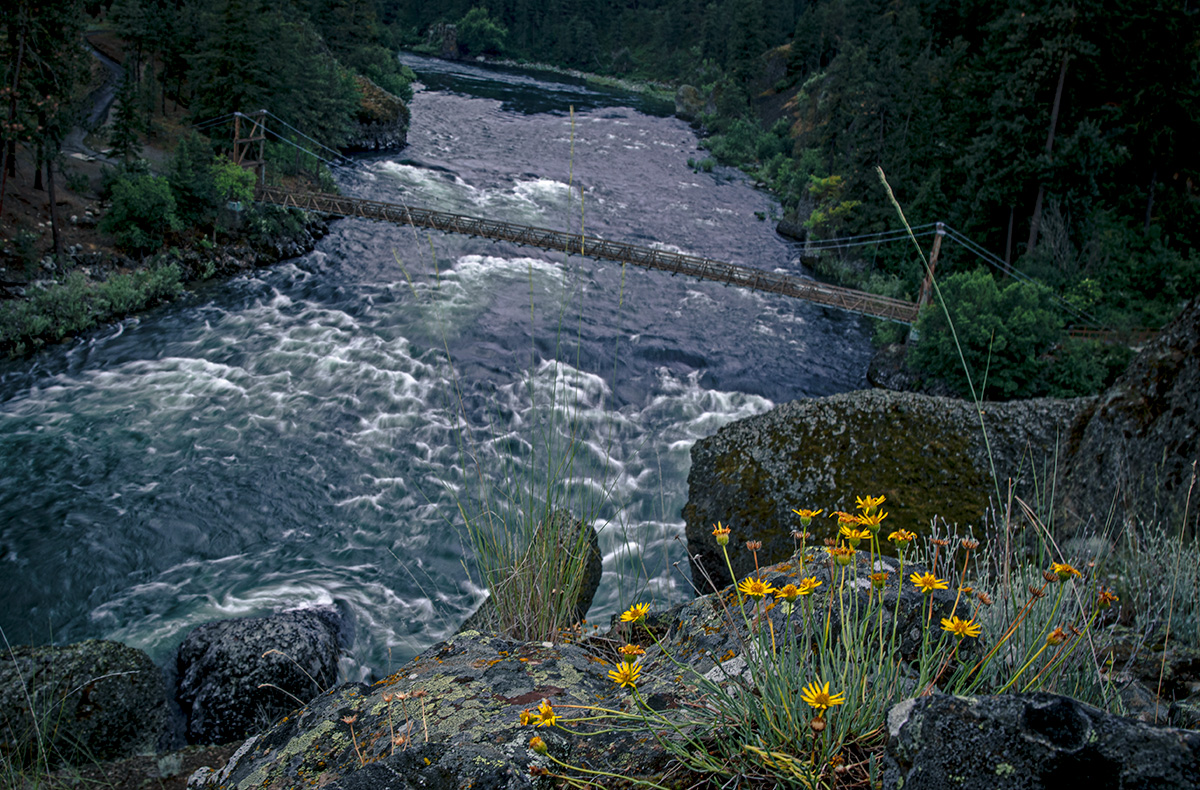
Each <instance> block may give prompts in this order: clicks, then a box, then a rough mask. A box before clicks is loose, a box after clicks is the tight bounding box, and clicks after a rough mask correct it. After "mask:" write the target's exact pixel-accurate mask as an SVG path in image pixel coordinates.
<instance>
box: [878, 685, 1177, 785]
mask: <svg viewBox="0 0 1200 790" xmlns="http://www.w3.org/2000/svg"><path fill="white" fill-rule="evenodd" d="M888 729H889V733H890V736H891V737H890V739H889V740H888V745H887V756H886V762H885V769H884V775H883V786H884V787H885V788H894V789H895V790H899V788H904V789H905V790H925V789H926V788H929V789H934V788H936V789H937V790H941V788H949V787H954V788H962V790H1009V789H1010V788H1011V790H1017V789H1018V788H1020V790H1039V789H1040V788H1054V789H1055V790H1058V789H1059V788H1063V787H1090V788H1110V787H1111V788H1132V787H1146V788H1149V787H1178V788H1183V787H1191V788H1195V787H1200V732H1193V731H1189V730H1179V729H1175V728H1172V727H1161V726H1160V727H1156V726H1153V725H1149V724H1143V723H1141V722H1137V721H1133V720H1130V719H1126V718H1122V717H1120V716H1113V715H1112V714H1109V713H1105V712H1104V711H1102V710H1099V709H1098V708H1094V707H1092V706H1091V705H1086V704H1084V703H1082V702H1079V701H1077V700H1073V699H1071V698H1069V697H1060V696H1058V695H1055V694H1045V693H1034V694H1006V695H999V696H990V697H955V696H950V695H936V696H932V697H920V698H917V699H910V700H906V701H904V702H902V703H900V704H899V705H896V706H894V707H893V708H892V709H891V711H890V712H889V713H888Z"/></svg>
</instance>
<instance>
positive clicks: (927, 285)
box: [908, 222, 946, 343]
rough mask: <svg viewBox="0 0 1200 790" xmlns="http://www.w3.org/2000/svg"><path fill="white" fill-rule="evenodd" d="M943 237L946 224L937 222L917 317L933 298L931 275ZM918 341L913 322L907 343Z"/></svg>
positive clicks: (918, 302)
mask: <svg viewBox="0 0 1200 790" xmlns="http://www.w3.org/2000/svg"><path fill="white" fill-rule="evenodd" d="M945 235H946V223H944V222H939V223H938V224H937V235H935V236H934V237H933V249H932V250H930V251H929V266H928V267H927V268H926V269H925V279H924V280H923V281H922V282H921V295H920V296H919V297H918V298H917V314H918V315H920V313H921V308H923V307H924V306H925V305H927V304H929V302H930V300H931V299H932V298H933V273H934V271H935V270H936V269H937V262H938V255H939V254H940V253H941V251H942V238H943V237H944V236H945ZM920 339H921V338H920V335H919V334H918V333H917V324H916V321H913V325H912V329H911V330H910V331H909V333H908V342H909V343H916V342H917V341H918V340H920Z"/></svg>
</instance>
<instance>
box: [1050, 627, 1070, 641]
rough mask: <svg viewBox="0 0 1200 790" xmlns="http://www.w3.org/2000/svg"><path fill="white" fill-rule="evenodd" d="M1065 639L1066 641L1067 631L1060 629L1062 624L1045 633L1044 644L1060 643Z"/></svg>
mask: <svg viewBox="0 0 1200 790" xmlns="http://www.w3.org/2000/svg"><path fill="white" fill-rule="evenodd" d="M1065 641H1067V632H1066V631H1064V630H1062V626H1059V627H1058V628H1055V629H1054V630H1053V631H1051V632H1050V633H1048V634H1046V644H1048V645H1061V644H1062V643H1063V642H1065Z"/></svg>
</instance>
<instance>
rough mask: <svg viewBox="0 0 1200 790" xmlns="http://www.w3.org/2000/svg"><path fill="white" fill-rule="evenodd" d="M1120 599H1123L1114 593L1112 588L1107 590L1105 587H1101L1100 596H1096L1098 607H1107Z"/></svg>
mask: <svg viewBox="0 0 1200 790" xmlns="http://www.w3.org/2000/svg"><path fill="white" fill-rule="evenodd" d="M1120 600H1121V599H1120V598H1118V597H1117V594H1116V593H1114V592H1113V591H1112V590H1106V589H1104V588H1103V587H1101V588H1100V595H1099V597H1097V598H1096V608H1097V609H1107V608H1109V607H1110V606H1112V605H1113V604H1114V603H1116V602H1117V601H1120Z"/></svg>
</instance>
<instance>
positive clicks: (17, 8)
mask: <svg viewBox="0 0 1200 790" xmlns="http://www.w3.org/2000/svg"><path fill="white" fill-rule="evenodd" d="M1192 2H1193V0H1046V1H1043V2H1034V1H1033V0H994V1H993V2H982V0H961V1H960V0H956V1H955V2H947V0H783V1H782V2H767V1H766V0H711V2H703V1H700V2H683V1H682V0H592V2H586V3H585V2H582V1H581V0H442V1H441V2H438V3H429V2H425V1H424V0H86V1H85V0H55V1H53V2H52V1H51V0H19V2H14V3H6V4H5V6H4V11H3V17H2V21H3V27H4V33H3V36H0V55H2V62H3V75H2V76H3V87H2V91H3V96H4V105H5V106H3V107H2V108H0V112H2V113H3V127H2V132H3V138H4V141H5V146H4V148H3V156H4V158H5V160H6V166H5V167H6V169H11V165H12V162H11V160H12V155H13V152H14V151H15V146H18V145H20V146H24V147H26V148H28V149H29V150H34V151H36V152H37V153H36V157H37V159H38V160H39V161H45V162H49V161H51V160H53V158H54V156H55V155H56V151H57V149H58V147H59V146H60V144H61V140H62V138H63V135H65V134H66V132H67V131H68V129H69V128H70V126H71V125H72V123H73V120H74V119H75V118H76V117H77V115H76V113H77V112H78V108H79V106H80V105H81V103H82V102H83V100H84V98H85V96H84V94H85V93H86V88H87V79H88V68H87V65H88V63H87V61H88V56H87V53H86V51H85V50H84V49H83V48H82V47H81V46H80V45H79V42H80V40H81V37H82V36H83V34H84V32H85V31H86V30H87V29H90V28H94V27H95V26H96V25H100V26H102V27H104V28H105V29H108V30H111V31H113V32H114V33H115V34H116V35H118V36H120V37H121V39H122V40H123V41H124V42H125V44H126V47H127V49H128V50H129V53H130V61H129V65H131V68H129V69H128V73H129V75H130V78H129V79H126V80H125V81H124V82H123V83H122V85H121V90H120V94H119V95H118V97H117V104H116V110H115V113H116V121H115V123H114V124H113V139H112V145H113V147H114V149H115V150H117V152H118V153H120V154H122V155H123V156H125V157H126V158H128V159H130V160H132V159H135V158H136V155H137V153H138V148H139V141H140V140H144V139H146V137H147V136H153V135H154V134H156V133H157V132H158V131H159V130H158V129H157V128H156V120H155V119H156V116H165V115H166V114H167V111H168V108H174V109H175V110H179V109H180V108H182V110H183V112H184V117H185V120H186V121H187V122H189V123H190V124H198V125H199V126H200V127H201V128H203V125H204V123H205V122H207V121H209V120H211V119H213V118H217V117H220V116H222V115H225V114H227V113H229V112H232V111H236V110H241V111H252V110H257V109H267V110H269V111H270V112H271V113H273V114H274V115H275V116H277V117H278V118H280V119H282V120H283V121H284V122H285V123H286V124H287V128H289V129H293V130H295V132H296V134H297V135H301V134H302V135H304V136H308V137H311V138H313V139H315V140H317V141H319V142H320V143H322V144H324V145H328V146H333V147H336V146H339V145H341V144H343V143H344V142H345V140H346V137H347V134H348V130H349V129H350V128H351V125H352V123H353V121H354V118H355V115H356V113H357V112H359V111H360V109H361V92H360V87H361V82H358V81H356V80H360V79H361V78H362V77H365V78H368V79H370V80H371V81H373V82H374V83H375V84H377V85H379V86H381V87H382V88H384V89H385V90H387V91H390V92H392V93H394V94H396V95H398V96H400V97H402V98H405V99H407V98H408V97H409V96H410V95H411V91H410V88H409V83H410V81H411V79H412V75H411V73H407V72H406V70H405V69H403V68H402V67H401V66H399V64H398V62H397V60H396V58H395V57H394V54H395V52H396V50H397V49H398V48H402V47H408V48H415V49H418V50H421V51H433V52H435V53H436V54H443V55H445V54H449V55H452V56H459V57H484V58H497V57H503V58H508V59H512V60H517V61H538V62H542V63H547V62H549V64H550V65H555V66H561V67H567V68H575V69H581V70H584V71H587V72H591V73H596V74H601V75H612V76H618V77H624V78H628V79H633V80H645V81H656V82H661V83H666V84H667V85H669V86H671V88H672V89H673V90H674V89H676V88H679V87H680V86H685V85H686V86H690V87H689V88H688V89H687V90H690V94H689V95H691V96H694V97H695V98H696V104H697V108H696V112H695V113H694V114H693V115H694V116H695V120H696V123H697V124H698V125H699V126H700V128H701V129H702V134H703V135H704V142H703V145H704V146H705V147H706V148H707V149H708V152H709V153H708V156H707V157H706V158H704V159H702V160H701V161H698V162H693V164H694V166H695V167H696V168H697V169H698V170H702V169H711V168H712V167H713V166H715V165H717V164H721V165H731V166H737V167H740V168H742V169H743V170H744V171H746V172H747V173H749V174H750V175H751V176H752V177H753V178H754V179H756V180H757V181H759V182H761V184H762V185H763V186H764V187H766V188H769V189H770V190H772V191H773V192H774V193H775V194H776V195H777V196H778V198H779V201H780V203H781V212H780V216H779V217H775V218H773V219H776V220H782V221H783V223H784V226H785V227H788V228H790V229H792V232H793V235H798V236H799V237H803V238H807V239H809V240H811V241H814V242H826V243H825V244H822V245H820V246H821V247H822V249H823V250H824V252H822V253H821V255H820V257H819V258H818V259H817V260H815V261H814V262H813V266H814V268H815V269H816V271H817V272H818V273H819V274H820V275H822V276H824V277H826V278H828V279H830V280H833V281H836V282H839V283H842V284H847V285H851V286H854V287H858V288H864V289H868V290H871V291H874V292H878V293H883V294H886V295H890V296H896V297H900V298H905V299H912V300H915V299H916V298H917V295H918V292H919V291H920V289H921V283H922V280H923V279H924V275H925V267H924V264H923V263H922V261H921V257H920V256H919V255H917V254H916V251H915V249H914V248H913V246H912V244H911V242H906V243H898V244H897V243H889V244H883V243H875V244H868V243H864V244H857V245H852V244H846V245H843V246H840V247H839V244H838V242H837V240H839V239H845V238H850V237H853V238H863V237H866V238H867V239H870V238H872V237H871V236H870V234H895V232H896V231H897V229H898V228H900V224H899V219H898V215H897V212H896V209H895V207H894V206H893V204H892V203H891V202H890V200H889V199H888V196H887V192H886V191H885V189H884V188H883V185H882V184H881V181H880V176H879V171H880V170H882V172H883V173H884V174H886V178H887V181H888V183H889V184H890V186H891V188H892V190H893V192H894V194H895V197H896V200H897V201H898V203H899V205H901V206H902V207H903V209H904V212H905V214H906V216H907V219H908V221H909V222H910V223H911V224H912V225H913V226H915V227H922V228H928V227H930V226H931V223H934V222H944V223H946V224H947V226H948V227H949V228H951V229H952V232H951V233H950V234H949V235H948V237H947V238H948V241H947V243H946V244H945V245H943V246H942V248H941V255H940V258H939V263H938V266H939V268H938V275H939V278H940V279H941V280H942V281H943V282H944V284H945V286H946V288H947V289H949V290H950V291H951V292H953V293H954V294H955V295H956V296H957V297H958V298H959V299H960V300H963V301H962V302H961V304H962V305H964V306H965V308H964V310H965V313H964V314H965V316H967V320H970V318H971V317H976V316H987V317H988V320H987V321H984V320H982V319H981V320H978V321H975V324H977V325H975V326H971V327H969V328H970V329H972V330H975V331H973V332H968V333H966V334H968V335H971V336H977V337H978V343H979V347H978V348H976V349H975V350H974V352H972V353H975V354H976V356H978V357H979V358H980V359H981V360H982V362H983V364H984V365H985V366H986V365H988V364H990V361H991V360H992V359H993V358H994V359H996V360H1000V361H1004V360H1005V359H1006V355H1007V357H1011V360H1010V361H1011V362H1012V363H1013V364H1016V363H1017V362H1021V363H1022V364H1024V365H1025V367H1024V368H1023V369H1020V370H1015V371H1014V372H1013V373H1012V377H1011V380H1010V381H1004V380H1002V377H1001V378H997V379H993V381H992V384H993V385H994V386H993V387H991V388H989V394H992V395H997V396H1003V397H1012V396H1018V395H1029V394H1036V393H1045V392H1049V393H1052V394H1071V393H1073V392H1076V391H1086V390H1088V389H1094V388H1095V387H1096V386H1099V385H1100V384H1101V383H1102V382H1103V381H1104V380H1107V379H1111V377H1112V375H1114V372H1115V371H1116V370H1119V368H1120V365H1121V361H1122V359H1123V357H1122V355H1121V354H1120V353H1117V352H1112V353H1110V351H1109V350H1106V349H1102V348H1100V347H1099V346H1097V345H1095V344H1085V345H1079V344H1076V346H1077V347H1071V345H1070V343H1065V344H1064V343H1063V342H1060V341H1062V338H1063V335H1062V329H1063V328H1064V327H1091V328H1100V329H1106V330H1117V331H1129V330H1134V329H1138V328H1157V327H1160V326H1162V325H1163V324H1164V323H1165V322H1166V321H1168V320H1170V318H1171V317H1172V316H1173V315H1174V314H1175V313H1176V312H1177V311H1178V309H1179V307H1180V306H1181V305H1182V304H1183V302H1184V301H1185V300H1187V299H1188V298H1190V297H1192V296H1194V295H1195V294H1196V293H1197V291H1198V290H1200V254H1197V252H1196V251H1195V245H1196V243H1197V241H1198V240H1200V239H1198V236H1200V193H1198V191H1197V190H1198V186H1200V184H1198V181H1200V146H1198V145H1197V143H1196V141H1197V140H1200V6H1193V5H1192ZM451 26H453V27H452V28H451ZM448 28H450V29H451V30H452V31H453V39H452V40H453V42H454V44H453V50H452V51H450V52H446V51H444V50H445V41H446V31H447V29H448ZM218 142H219V141H218ZM218 147H219V146H218ZM189 150H191V149H189ZM271 155H272V156H274V157H275V158H277V159H279V160H280V161H286V160H287V159H288V157H289V156H290V152H288V151H287V150H285V149H281V148H279V149H277V150H275V151H274V152H273V153H272V154H271ZM205 157H207V154H203V156H202V158H205ZM205 161H207V160H205ZM202 164H204V163H202ZM180 167H182V166H180ZM183 169H186V168H183ZM47 174H48V175H51V176H52V172H51V170H50V169H49V168H47ZM39 177H40V176H39ZM50 187H51V189H53V179H52V178H51V184H50ZM177 191H178V190H177ZM185 191H186V190H185ZM175 197H176V199H182V200H183V201H184V202H186V200H187V199H188V198H187V196H186V195H185V196H183V197H182V198H180V195H176V196H175ZM197 210H198V209H197ZM875 238H878V237H875ZM831 240H832V241H831ZM928 243H929V242H928V238H927V237H926V239H925V240H924V241H922V242H921V245H922V247H923V248H924V249H925V251H926V252H928ZM1014 311H1016V312H1015V313H1014ZM925 320H926V319H925V318H923V319H922V321H925ZM938 320H939V319H936V318H930V319H929V321H931V322H932V323H930V324H929V325H928V326H927V327H926V328H927V329H928V330H929V331H931V332H934V333H936V332H938V331H940V330H939V329H938V327H937V326H936V324H937V321H938ZM941 320H944V318H943V319H941ZM1014 326H1027V327H1028V329H1027V330H1018V329H1014V328H1013V327H1014ZM1014 333H1015V334H1014ZM880 335H881V338H882V339H884V340H886V339H890V338H894V337H896V336H897V333H896V332H895V330H894V329H889V328H887V327H883V328H882V329H881V332H880ZM1009 335H1012V336H1011V337H1009ZM1072 342H1074V341H1072ZM1060 352H1062V353H1066V352H1070V353H1067V356H1071V354H1074V356H1075V357H1077V358H1078V359H1080V360H1084V359H1086V360H1089V361H1088V362H1087V363H1086V364H1085V365H1084V364H1082V363H1081V365H1082V367H1080V366H1078V365H1077V366H1075V367H1074V368H1072V369H1070V370H1069V371H1067V370H1066V369H1065V368H1064V369H1063V371H1060V373H1058V374H1055V375H1057V376H1058V378H1057V379H1056V380H1055V379H1054V378H1053V377H1050V378H1047V375H1046V367H1047V366H1046V364H1045V363H1046V361H1047V359H1048V356H1053V355H1054V354H1056V353H1060ZM916 361H917V362H919V363H920V355H918V357H917V359H916ZM952 362H953V361H952ZM920 364H923V365H924V366H925V368H926V369H927V370H928V371H929V372H931V373H935V374H938V375H942V374H946V370H940V371H939V368H938V366H939V365H941V366H942V368H946V369H948V368H949V367H951V366H952V363H947V362H946V361H945V360H942V361H941V362H936V361H928V360H927V361H925V362H923V363H920ZM953 364H957V363H956V362H953ZM1003 367H1004V366H1003V365H1001V368H1003ZM1084 368H1086V369H1084ZM946 375H950V374H946ZM952 377H953V376H951V378H952Z"/></svg>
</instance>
